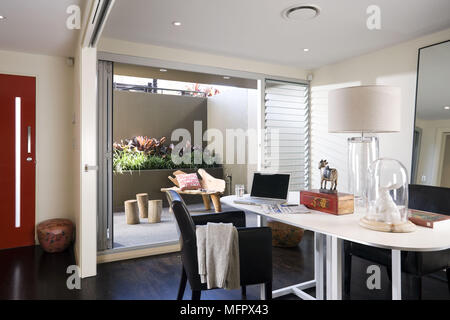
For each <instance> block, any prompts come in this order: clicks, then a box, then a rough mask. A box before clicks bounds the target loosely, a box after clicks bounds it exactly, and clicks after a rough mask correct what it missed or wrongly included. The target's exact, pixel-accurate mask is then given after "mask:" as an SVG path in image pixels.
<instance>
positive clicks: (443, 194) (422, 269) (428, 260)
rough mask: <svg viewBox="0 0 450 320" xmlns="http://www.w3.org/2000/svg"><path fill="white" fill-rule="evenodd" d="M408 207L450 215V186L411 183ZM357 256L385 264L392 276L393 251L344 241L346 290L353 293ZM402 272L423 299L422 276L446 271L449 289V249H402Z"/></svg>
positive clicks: (416, 295)
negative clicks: (354, 263)
mask: <svg viewBox="0 0 450 320" xmlns="http://www.w3.org/2000/svg"><path fill="white" fill-rule="evenodd" d="M409 207H410V208H411V209H416V210H423V211H431V212H436V213H441V214H446V215H450V189H448V188H440V187H431V186H423V185H409ZM353 256H357V257H360V258H363V259H365V260H368V261H372V262H374V263H377V264H380V265H383V266H386V268H387V271H388V276H389V279H390V278H391V261H392V260H391V250H387V249H380V248H374V247H370V246H365V245H362V244H358V243H353V242H349V241H345V242H344V265H345V275H344V290H345V292H346V293H347V294H350V281H351V272H352V257H353ZM401 258H402V271H403V272H406V273H407V274H409V275H410V276H411V284H412V288H413V289H412V290H413V291H415V297H417V298H418V299H421V298H422V277H423V276H425V275H427V274H431V273H435V272H437V271H441V270H444V269H445V270H446V273H447V282H448V289H449V292H450V250H443V251H436V252H408V251H402V253H401Z"/></svg>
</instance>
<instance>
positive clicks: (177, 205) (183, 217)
mask: <svg viewBox="0 0 450 320" xmlns="http://www.w3.org/2000/svg"><path fill="white" fill-rule="evenodd" d="M167 198H168V200H169V203H170V206H171V208H172V211H173V213H174V215H175V219H176V220H177V224H178V229H179V231H180V233H181V239H180V241H181V259H182V260H183V266H184V269H185V271H186V274H187V278H188V280H189V284H190V286H191V288H192V289H193V290H200V287H201V282H200V276H199V274H198V258H197V237H196V234H195V224H194V221H193V220H192V217H191V215H190V213H189V210H188V209H187V208H186V205H185V204H184V201H183V199H182V198H181V197H180V195H179V194H178V193H177V192H175V191H173V190H168V191H167Z"/></svg>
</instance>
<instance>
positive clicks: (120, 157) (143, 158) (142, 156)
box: [113, 137, 217, 173]
mask: <svg viewBox="0 0 450 320" xmlns="http://www.w3.org/2000/svg"><path fill="white" fill-rule="evenodd" d="M165 141H166V139H165V138H161V139H160V140H156V139H153V138H151V139H149V138H147V137H134V138H133V139H130V140H125V142H124V141H121V142H120V143H114V145H113V148H114V152H113V168H114V172H117V173H122V172H124V171H133V170H155V169H186V168H190V169H197V168H209V167H216V166H217V165H216V164H215V163H213V164H210V165H208V164H206V163H205V162H203V163H202V164H194V152H193V151H194V150H201V148H199V147H193V146H191V144H190V143H189V142H188V143H187V144H186V146H185V147H184V148H183V149H182V150H181V151H180V153H181V154H183V153H184V152H187V151H189V150H190V151H191V161H190V163H182V164H179V165H176V164H175V163H174V162H173V161H172V157H171V152H172V150H173V146H172V145H170V146H168V147H167V146H164V142H165Z"/></svg>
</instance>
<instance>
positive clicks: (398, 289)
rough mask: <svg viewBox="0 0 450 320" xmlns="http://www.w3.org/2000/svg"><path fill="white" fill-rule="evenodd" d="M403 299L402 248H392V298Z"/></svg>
mask: <svg viewBox="0 0 450 320" xmlns="http://www.w3.org/2000/svg"><path fill="white" fill-rule="evenodd" d="M401 299H402V259H401V251H400V250H392V300H401Z"/></svg>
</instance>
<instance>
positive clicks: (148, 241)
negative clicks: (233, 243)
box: [114, 203, 256, 249]
mask: <svg viewBox="0 0 450 320" xmlns="http://www.w3.org/2000/svg"><path fill="white" fill-rule="evenodd" d="M187 207H188V209H189V211H190V213H191V214H193V215H194V214H201V213H213V212H214V211H212V210H210V211H205V209H204V206H203V203H199V204H191V205H188V206H187ZM222 210H223V211H232V210H235V209H233V208H232V207H228V206H226V205H224V206H222ZM246 219H247V226H248V227H252V226H256V215H254V214H252V213H246ZM175 224H176V221H175V217H174V216H173V214H172V213H170V212H169V208H163V212H162V215H161V222H160V223H153V224H152V223H148V222H147V219H146V218H140V224H134V225H128V224H127V223H126V219H125V213H124V212H115V213H114V249H117V248H128V247H136V246H143V245H155V244H159V243H164V242H170V241H178V238H179V236H178V233H177V229H176V225H175Z"/></svg>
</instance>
